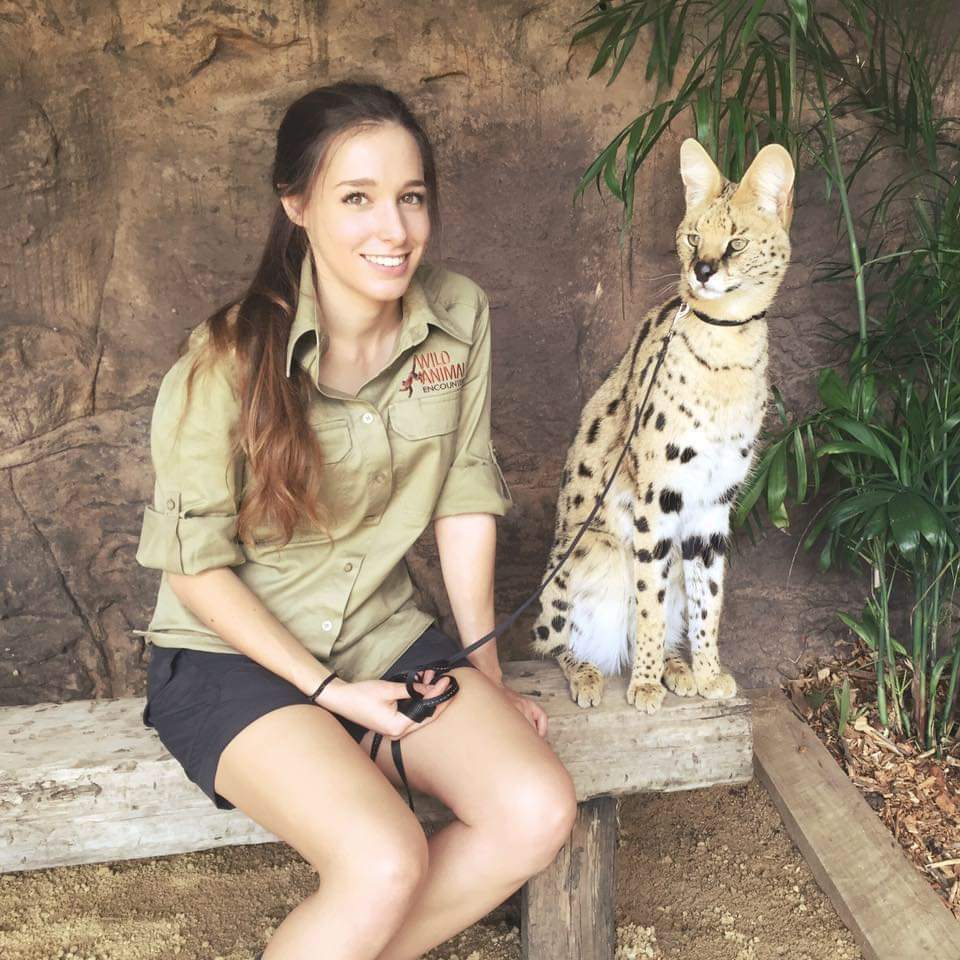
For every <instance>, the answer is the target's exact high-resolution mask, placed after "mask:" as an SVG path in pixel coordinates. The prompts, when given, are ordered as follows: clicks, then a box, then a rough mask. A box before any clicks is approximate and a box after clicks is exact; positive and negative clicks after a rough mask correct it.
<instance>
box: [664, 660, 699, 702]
mask: <svg viewBox="0 0 960 960" xmlns="http://www.w3.org/2000/svg"><path fill="white" fill-rule="evenodd" d="M663 682H664V683H665V684H666V687H667V689H668V690H671V691H672V692H673V693H675V694H676V695H677V696H678V697H695V696H696V695H697V681H696V680H694V678H693V671H692V670H691V669H690V665H689V664H687V663H686V662H685V661H683V660H680V659H678V658H676V657H671V658H670V659H669V660H668V661H667V664H666V666H665V667H664V669H663Z"/></svg>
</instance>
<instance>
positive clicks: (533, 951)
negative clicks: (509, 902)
mask: <svg viewBox="0 0 960 960" xmlns="http://www.w3.org/2000/svg"><path fill="white" fill-rule="evenodd" d="M616 850H617V801H616V799H614V798H613V797H596V798H594V799H593V800H587V801H585V802H584V803H581V804H580V807H579V810H578V813H577V822H576V823H575V824H574V827H573V833H572V834H571V837H570V840H569V841H568V842H567V843H566V845H565V846H564V848H563V849H562V850H561V851H560V853H559V854H557V858H556V860H554V862H553V863H552V864H551V865H550V866H549V867H547V869H546V870H544V871H542V872H541V873H538V874H537V875H536V876H535V877H531V879H530V880H528V881H527V882H526V884H525V885H524V887H523V893H522V895H521V907H520V909H521V913H520V916H521V920H520V931H521V934H520V942H521V949H522V956H523V960H556V958H558V957H576V958H577V960H613V955H614V950H615V948H616V945H617V944H616V939H617V931H616V923H615V920H614V894H615V882H616V881H615V874H614V869H613V867H614V864H615V862H616Z"/></svg>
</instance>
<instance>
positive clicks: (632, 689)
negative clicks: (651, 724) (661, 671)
mask: <svg viewBox="0 0 960 960" xmlns="http://www.w3.org/2000/svg"><path fill="white" fill-rule="evenodd" d="M666 694H667V691H666V690H665V689H664V686H663V684H662V683H649V682H647V681H642V680H631V681H630V685H629V686H628V687H627V703H632V704H633V705H634V706H635V707H636V708H637V709H638V710H640V711H641V712H642V713H656V712H657V711H658V710H659V709H660V705H661V704H662V703H663V698H664V697H665V696H666Z"/></svg>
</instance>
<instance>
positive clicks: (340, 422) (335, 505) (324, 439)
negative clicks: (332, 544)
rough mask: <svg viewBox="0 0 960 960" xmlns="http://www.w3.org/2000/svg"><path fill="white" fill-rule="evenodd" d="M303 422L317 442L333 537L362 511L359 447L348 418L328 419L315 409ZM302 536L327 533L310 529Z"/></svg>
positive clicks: (320, 537)
mask: <svg viewBox="0 0 960 960" xmlns="http://www.w3.org/2000/svg"><path fill="white" fill-rule="evenodd" d="M307 422H308V424H309V425H310V429H311V430H313V432H314V433H315V434H316V437H317V442H318V443H319V444H320V462H321V464H322V466H321V470H322V474H321V480H320V496H321V498H322V502H323V506H324V507H325V508H326V509H327V511H328V513H329V516H330V534H331V535H332V536H333V537H334V538H336V536H337V535H338V532H339V531H342V530H343V528H344V527H345V526H348V525H352V523H351V521H355V520H356V519H357V517H358V516H362V515H363V514H362V511H363V509H364V500H365V496H366V488H365V486H364V484H363V483H359V482H358V480H359V478H360V477H362V476H363V457H362V451H361V450H360V447H359V446H358V444H357V443H356V442H355V440H354V437H353V431H352V429H351V427H350V423H349V421H348V420H346V419H343V418H339V419H335V420H331V419H330V418H329V416H325V415H324V414H323V413H322V412H320V411H316V412H313V413H310V414H309V415H308V417H307ZM297 539H302V538H300V537H298V538H297ZM305 539H309V540H311V541H313V540H329V539H330V537H328V536H325V535H324V534H323V533H322V532H321V531H311V532H310V534H309V535H308V536H306V538H305Z"/></svg>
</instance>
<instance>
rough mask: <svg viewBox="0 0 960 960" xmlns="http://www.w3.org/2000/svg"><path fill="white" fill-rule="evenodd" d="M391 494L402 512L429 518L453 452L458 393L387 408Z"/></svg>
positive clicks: (458, 405) (458, 401) (410, 401)
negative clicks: (391, 467)
mask: <svg viewBox="0 0 960 960" xmlns="http://www.w3.org/2000/svg"><path fill="white" fill-rule="evenodd" d="M387 410H388V413H387V418H388V422H389V425H390V431H389V432H390V450H391V453H392V456H393V478H394V483H395V495H396V496H397V497H398V498H399V501H400V504H401V505H402V510H403V512H404V513H406V514H408V515H411V516H417V517H420V518H426V519H429V518H430V516H431V515H432V513H433V508H434V505H435V504H436V501H437V498H438V497H439V495H440V488H441V487H442V486H443V481H444V478H445V477H446V475H447V471H448V470H449V469H450V465H451V464H452V463H453V458H454V454H455V452H456V441H457V428H458V426H459V424H460V392H459V391H457V392H453V393H449V394H447V395H445V396H442V397H417V398H415V399H413V400H401V401H399V402H398V403H394V404H391V406H390V407H388V408H387Z"/></svg>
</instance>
